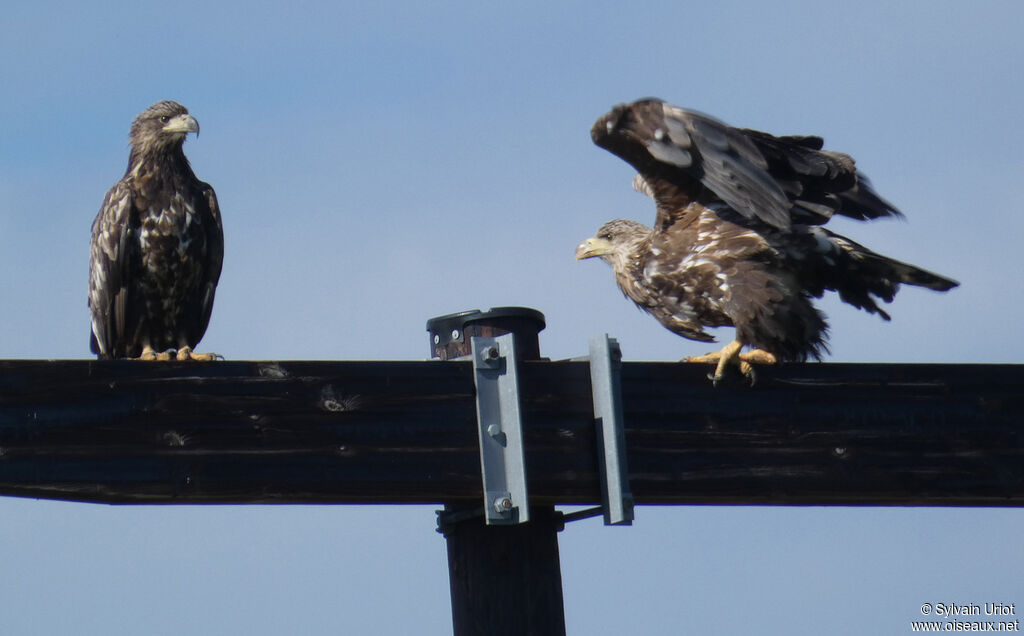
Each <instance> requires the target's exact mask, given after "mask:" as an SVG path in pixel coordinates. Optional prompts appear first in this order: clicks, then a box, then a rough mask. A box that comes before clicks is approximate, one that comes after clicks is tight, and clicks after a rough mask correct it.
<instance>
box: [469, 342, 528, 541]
mask: <svg viewBox="0 0 1024 636" xmlns="http://www.w3.org/2000/svg"><path fill="white" fill-rule="evenodd" d="M471 344H472V347H473V377H474V381H475V383H476V419H477V426H478V429H479V430H478V432H479V435H480V468H481V473H482V475H483V490H484V517H485V518H486V520H487V524H488V525H513V524H517V523H525V522H526V521H529V520H530V507H529V503H528V500H527V494H526V456H525V454H524V449H523V426H522V418H521V416H520V411H519V376H518V374H517V368H516V349H515V340H514V337H513V335H512V334H505V335H503V336H498V337H495V338H485V337H480V336H474V337H473V338H472V340H471Z"/></svg>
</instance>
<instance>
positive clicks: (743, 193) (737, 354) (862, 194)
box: [576, 99, 957, 382]
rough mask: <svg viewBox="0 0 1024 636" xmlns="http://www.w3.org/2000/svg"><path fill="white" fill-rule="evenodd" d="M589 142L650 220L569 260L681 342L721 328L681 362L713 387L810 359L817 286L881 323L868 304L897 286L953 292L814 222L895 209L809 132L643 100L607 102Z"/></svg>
mask: <svg viewBox="0 0 1024 636" xmlns="http://www.w3.org/2000/svg"><path fill="white" fill-rule="evenodd" d="M591 136H592V137H593V140H594V143H596V144H597V145H598V146H600V147H602V148H604V149H606V150H608V151H610V152H612V153H613V154H615V155H618V156H619V157H620V158H622V159H624V160H625V161H626V162H628V163H629V164H630V165H632V166H633V167H634V168H635V169H636V170H637V172H639V174H638V175H637V176H636V178H635V180H634V187H636V188H637V189H638V190H640V191H641V192H644V193H646V194H648V195H649V196H651V197H652V198H653V199H654V201H655V202H656V204H657V215H656V219H655V223H654V227H653V228H650V227H647V226H645V225H641V224H640V223H636V222H634V221H627V220H623V219H617V220H614V221H610V222H608V223H605V224H604V225H603V226H602V227H601V228H600V229H599V230H598V231H597V234H596V236H594V237H593V238H589V239H587V240H586V241H584V242H583V243H582V244H581V245H580V246H579V247H578V248H577V249H576V258H577V259H583V258H591V257H594V256H599V257H601V258H602V259H603V260H604V261H606V262H607V263H609V264H610V265H611V266H612V269H613V270H614V271H615V279H616V282H617V283H618V285H619V287H620V289H621V290H622V292H623V293H624V294H625V295H626V296H627V297H629V298H630V299H632V300H633V302H635V303H636V304H637V306H639V307H640V308H641V309H643V310H644V311H647V312H649V313H650V314H651V315H653V316H654V317H655V318H657V320H658V321H659V322H660V323H661V324H662V325H664V326H665V327H666V328H667V329H669V330H670V331H672V332H674V333H677V334H679V335H681V336H683V337H685V338H690V339H691V340H700V341H713V340H714V338H713V337H712V336H711V335H710V334H708V333H707V332H706V331H705V330H704V329H705V327H721V326H733V327H735V328H736V338H735V340H734V341H733V342H731V343H729V344H728V345H726V346H725V347H724V348H723V349H722V350H721V351H720V352H718V353H717V354H708V355H707V356H699V357H695V358H689V360H691V361H695V362H713V363H717V366H716V369H715V374H714V376H713V377H714V379H715V381H716V382H717V381H718V380H720V379H721V378H722V375H723V372H724V370H725V369H726V367H727V365H729V364H739V366H740V368H741V370H742V371H743V372H744V374H745V375H747V376H748V377H749V378H750V379H751V380H752V379H753V368H752V367H751V366H750V364H749V363H750V362H760V363H773V362H775V361H776V360H795V361H803V360H806V359H807V358H814V359H819V360H820V359H821V357H822V355H823V354H824V353H825V352H827V346H826V340H827V335H828V325H827V323H826V322H825V317H824V315H823V314H822V313H821V312H820V311H818V310H817V309H815V308H814V306H813V304H812V303H811V299H812V298H819V297H821V296H822V294H823V293H824V292H825V290H831V291H836V292H838V293H839V297H840V298H841V299H842V300H843V301H845V302H847V303H849V304H851V305H853V306H855V307H858V308H860V309H864V310H866V311H868V312H871V313H877V314H878V315H879V316H881V317H882V318H884V319H885V320H888V319H889V315H888V314H887V313H885V311H883V310H882V309H881V308H880V307H879V306H878V301H879V300H882V301H885V302H890V301H892V299H893V297H894V296H895V294H896V291H897V290H898V289H899V286H900V283H907V284H909V285H918V286H921V287H928V288H930V289H934V290H938V291H946V290H948V289H951V288H952V287H955V286H956V285H957V283H956V282H955V281H952V280H949V279H947V278H944V277H942V276H938V275H936V274H933V273H931V272H927V271H924V270H922V269H920V268H917V267H914V266H913V265H908V264H906V263H901V262H899V261H896V260H893V259H891V258H888V257H886V256H882V255H881V254H876V253H875V252H872V251H871V250H869V249H867V248H866V247H864V246H862V245H858V244H857V243H855V242H853V241H851V240H850V239H848V238H846V237H843V236H840V235H838V234H835V233H833V232H830V231H829V230H827V229H825V228H823V227H822V225H824V224H825V223H826V222H828V220H829V219H830V218H831V217H832V215H833V214H841V215H843V216H847V217H851V218H854V219H858V220H867V219H875V218H879V217H885V216H901V214H900V212H899V211H898V210H897V209H896V208H895V207H893V206H892V204H890V203H888V202H887V201H885V200H884V199H882V198H881V197H880V196H878V194H876V193H875V191H874V190H873V189H872V188H871V185H870V184H869V182H868V180H867V178H866V177H865V176H864V175H863V174H861V173H860V172H858V171H857V169H856V168H855V166H854V161H853V158H851V157H850V156H848V155H845V154H842V153H838V152H833V151H829V150H822V144H823V142H822V139H821V138H820V137H809V136H787V137H775V136H772V135H770V134H767V133H763V132H758V131H756V130H746V129H740V128H733V127H731V126H727V125H726V124H724V123H722V122H720V121H718V120H716V119H713V118H711V117H708V116H706V115H702V114H700V113H697V112H693V111H688V110H684V109H682V108H678V107H676V106H672V105H670V104H667V103H665V102H663V101H661V100H657V99H643V100H639V101H636V102H633V103H630V104H623V105H620V106H617V107H615V108H614V109H613V110H612V111H611V112H610V113H608V114H606V115H604V116H603V117H601V118H600V119H598V120H597V122H596V123H595V124H594V127H593V128H592V129H591ZM744 346H747V347H751V348H753V349H754V350H753V351H750V352H746V353H741V349H742V348H743V347H744Z"/></svg>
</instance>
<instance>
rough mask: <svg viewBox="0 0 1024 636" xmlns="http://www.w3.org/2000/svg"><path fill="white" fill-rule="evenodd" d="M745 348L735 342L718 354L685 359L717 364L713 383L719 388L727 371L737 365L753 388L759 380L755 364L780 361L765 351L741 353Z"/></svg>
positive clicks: (712, 378)
mask: <svg viewBox="0 0 1024 636" xmlns="http://www.w3.org/2000/svg"><path fill="white" fill-rule="evenodd" d="M742 348H743V343H742V342H740V341H739V340H733V341H732V342H730V343H729V344H727V345H725V346H724V347H722V350H721V351H718V352H717V353H708V354H705V355H702V356H690V357H688V358H685V361H686V362H701V363H705V364H709V363H710V364H715V365H716V366H715V374H714V375H713V376H711V381H712V382H713V383H714V384H715V386H718V383H719V382H721V381H722V378H724V377H725V369H726V368H727V367H728V366H729V365H730V364H733V365H736V366H738V367H739V369H740V373H742V374H743V376H744V377H746V378H747V380H748V381H749V382H750V384H751V386H753V385H754V382H755V381H756V380H757V374H756V373H755V372H754V366H753V365H755V364H775V363H776V362H777V361H778V360H777V359H776V357H775V356H774V355H773V354H771V353H768V352H767V351H764V350H763V349H754V350H753V351H748V352H746V353H740V350H741V349H742Z"/></svg>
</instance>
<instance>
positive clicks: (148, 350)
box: [134, 345, 171, 361]
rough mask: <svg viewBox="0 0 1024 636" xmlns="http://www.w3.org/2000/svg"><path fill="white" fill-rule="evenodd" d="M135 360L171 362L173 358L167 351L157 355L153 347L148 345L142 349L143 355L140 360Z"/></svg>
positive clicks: (140, 355)
mask: <svg viewBox="0 0 1024 636" xmlns="http://www.w3.org/2000/svg"><path fill="white" fill-rule="evenodd" d="M161 356H163V357H161ZM134 359H135V360H147V361H149V360H170V359H171V358H170V356H169V355H168V354H167V352H166V351H162V352H160V353H157V352H156V351H153V347H150V346H149V345H146V346H145V347H143V348H142V353H141V354H139V357H138V358H134Z"/></svg>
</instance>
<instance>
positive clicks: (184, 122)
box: [163, 113, 199, 136]
mask: <svg viewBox="0 0 1024 636" xmlns="http://www.w3.org/2000/svg"><path fill="white" fill-rule="evenodd" d="M163 130H164V132H169V133H184V134H186V135H187V134H188V133H190V132H194V133H195V134H196V135H197V136H198V135H199V122H198V121H196V118H195V117H193V116H192V115H189V114H187V113H186V114H184V115H178V116H177V117H175V118H173V119H171V120H170V121H168V122H167V123H166V124H165V125H164V128H163Z"/></svg>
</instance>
